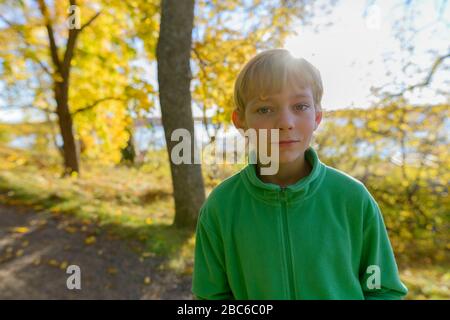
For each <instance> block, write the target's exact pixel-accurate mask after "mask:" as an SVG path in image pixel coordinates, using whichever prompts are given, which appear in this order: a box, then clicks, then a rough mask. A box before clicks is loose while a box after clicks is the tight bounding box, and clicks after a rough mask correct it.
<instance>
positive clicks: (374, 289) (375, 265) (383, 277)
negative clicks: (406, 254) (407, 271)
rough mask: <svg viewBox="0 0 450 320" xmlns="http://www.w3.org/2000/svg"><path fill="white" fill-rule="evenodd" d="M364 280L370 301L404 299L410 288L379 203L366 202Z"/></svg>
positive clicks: (365, 290) (362, 275) (366, 293)
mask: <svg viewBox="0 0 450 320" xmlns="http://www.w3.org/2000/svg"><path fill="white" fill-rule="evenodd" d="M365 220H367V222H364V227H363V228H364V230H363V245H362V253H361V263H360V283H361V287H362V290H363V292H364V297H365V299H366V300H394V299H402V297H403V296H405V295H406V294H407V293H408V289H407V288H406V286H405V285H404V284H403V283H402V282H401V280H400V277H399V273H398V268H397V263H396V262H395V257H394V252H393V250H392V247H391V243H390V241H389V238H388V234H387V231H386V227H385V224H384V221H383V217H382V215H381V212H380V209H379V207H378V204H377V203H376V202H375V200H374V199H373V197H372V196H371V195H370V196H369V201H368V203H366V208H365Z"/></svg>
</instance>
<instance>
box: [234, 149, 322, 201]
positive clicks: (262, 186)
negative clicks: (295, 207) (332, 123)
mask: <svg viewBox="0 0 450 320" xmlns="http://www.w3.org/2000/svg"><path fill="white" fill-rule="evenodd" d="M305 159H306V161H308V162H309V164H310V165H311V167H312V170H311V172H310V174H309V175H308V176H306V177H303V178H302V179H300V180H299V181H297V182H296V183H295V184H292V185H289V186H287V187H284V188H281V187H280V186H279V185H277V184H274V183H266V182H263V181H261V180H260V179H259V178H258V176H257V174H256V169H257V167H256V164H247V166H246V167H244V168H243V169H242V170H241V172H240V174H241V177H242V179H243V181H244V184H245V186H246V188H247V190H248V191H249V192H250V193H251V194H252V195H253V196H255V197H256V198H258V199H260V200H262V201H264V202H266V203H267V204H270V205H279V204H280V196H281V191H282V189H284V191H285V195H286V200H287V203H288V204H290V203H297V202H300V201H303V200H305V199H307V198H309V197H310V196H312V195H313V194H314V192H315V191H316V190H317V189H318V187H319V186H320V184H321V183H322V180H323V178H324V176H325V169H326V168H325V165H324V164H323V163H322V162H321V161H320V159H319V157H318V155H317V153H316V151H315V150H314V149H313V148H312V147H309V148H308V149H306V151H305Z"/></svg>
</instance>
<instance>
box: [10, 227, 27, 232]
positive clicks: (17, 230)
mask: <svg viewBox="0 0 450 320" xmlns="http://www.w3.org/2000/svg"><path fill="white" fill-rule="evenodd" d="M28 231H30V229H29V228H27V227H15V228H13V229H12V232H14V233H27V232H28Z"/></svg>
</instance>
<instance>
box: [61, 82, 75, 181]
mask: <svg viewBox="0 0 450 320" xmlns="http://www.w3.org/2000/svg"><path fill="white" fill-rule="evenodd" d="M68 89H69V86H68V81H64V82H57V83H56V84H55V99H56V113H57V114H58V124H59V129H60V130H61V136H62V140H63V154H64V175H70V174H72V172H76V173H79V172H80V167H79V157H78V149H77V146H76V142H75V136H74V133H73V123H72V115H71V114H70V112H69V101H68V100H69V99H68V98H69V96H68V91H69V90H68Z"/></svg>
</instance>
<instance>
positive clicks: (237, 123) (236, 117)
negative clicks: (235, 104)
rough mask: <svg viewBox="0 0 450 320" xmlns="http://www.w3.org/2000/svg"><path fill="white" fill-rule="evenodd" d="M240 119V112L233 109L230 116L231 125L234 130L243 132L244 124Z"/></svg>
mask: <svg viewBox="0 0 450 320" xmlns="http://www.w3.org/2000/svg"><path fill="white" fill-rule="evenodd" d="M242 118H243V117H241V111H239V110H237V109H234V110H233V113H232V114H231V120H232V121H233V124H234V126H235V127H236V129H242V130H245V124H244V121H243V120H242Z"/></svg>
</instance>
